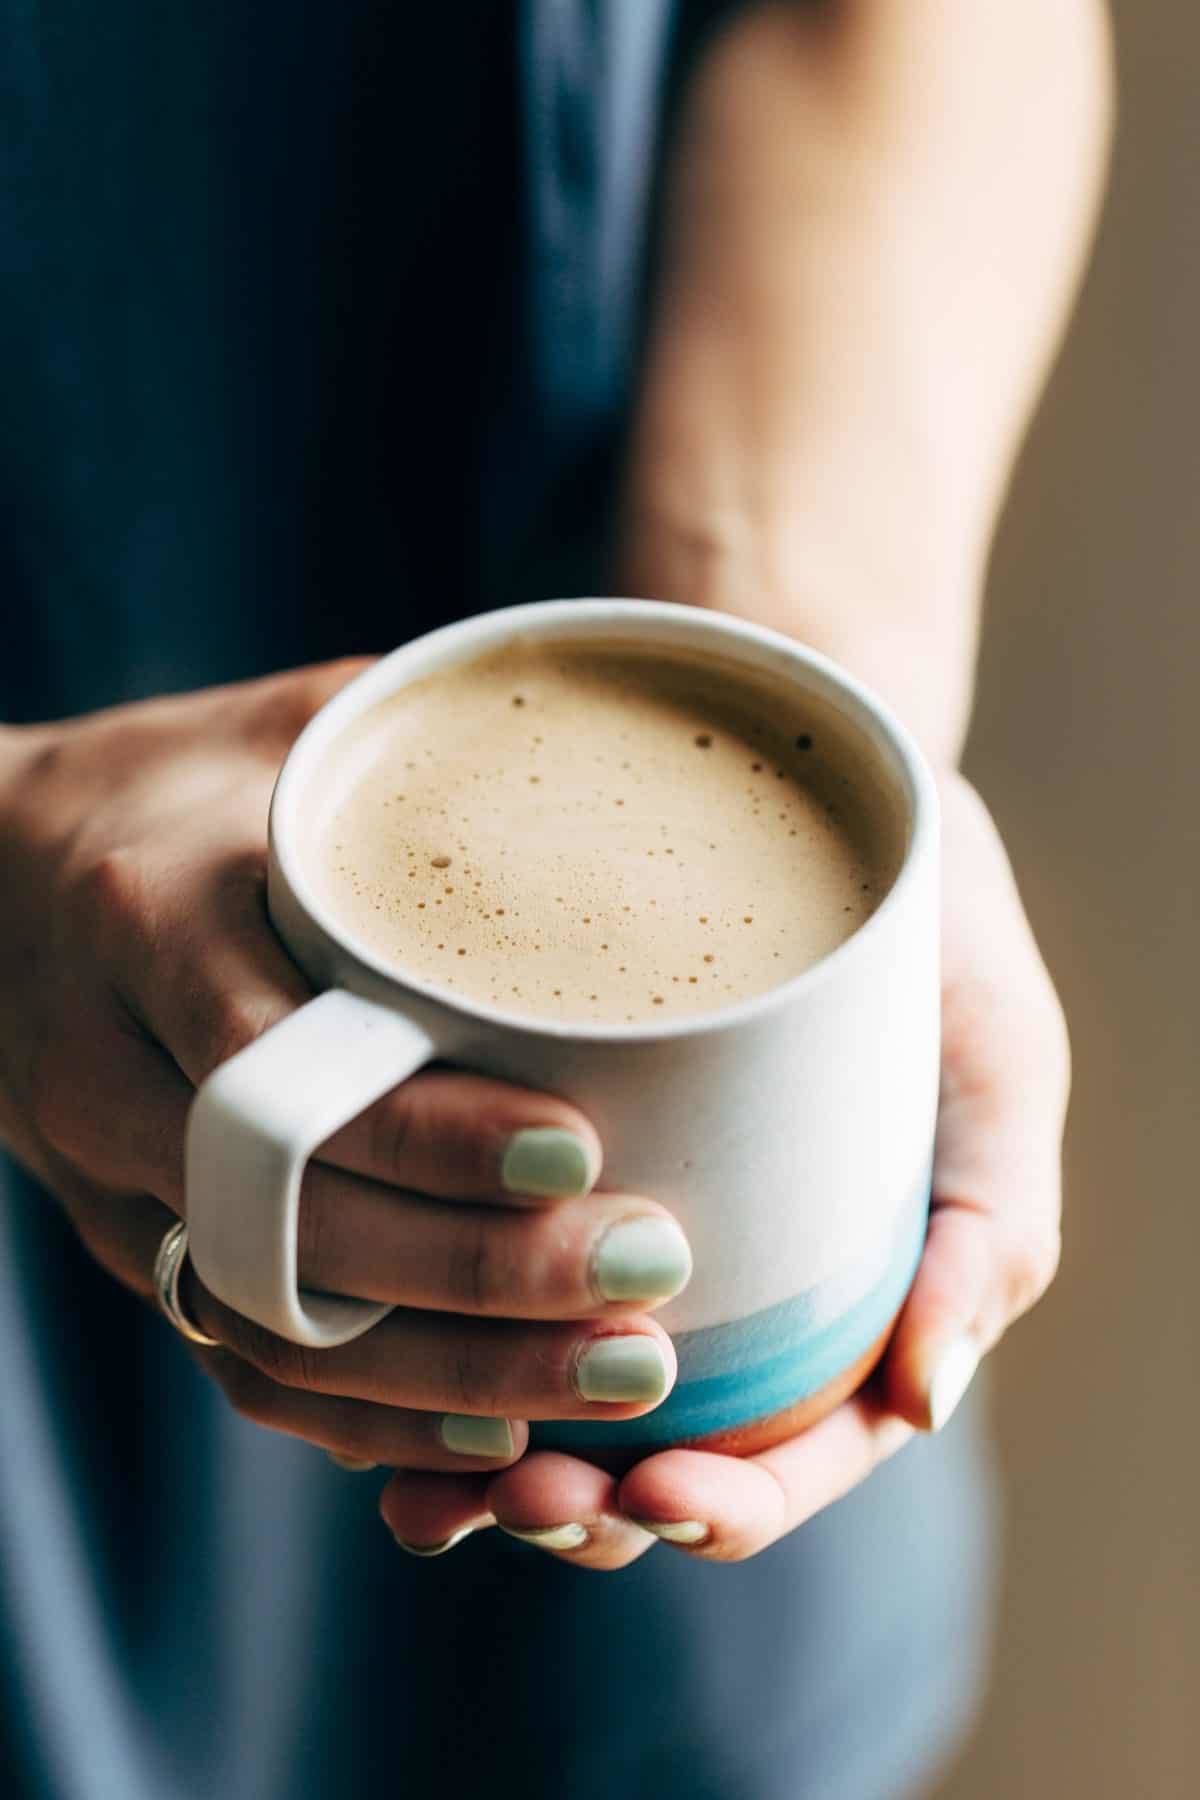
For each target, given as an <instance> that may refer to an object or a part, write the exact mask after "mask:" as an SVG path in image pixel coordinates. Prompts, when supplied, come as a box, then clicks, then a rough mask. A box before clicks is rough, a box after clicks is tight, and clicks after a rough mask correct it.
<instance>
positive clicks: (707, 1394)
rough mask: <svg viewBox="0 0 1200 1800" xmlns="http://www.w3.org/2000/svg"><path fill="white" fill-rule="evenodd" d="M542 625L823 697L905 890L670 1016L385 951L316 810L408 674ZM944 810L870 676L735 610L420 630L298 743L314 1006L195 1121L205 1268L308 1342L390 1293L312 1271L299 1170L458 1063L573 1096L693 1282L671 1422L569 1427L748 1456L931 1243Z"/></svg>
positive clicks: (867, 1355) (483, 620)
mask: <svg viewBox="0 0 1200 1800" xmlns="http://www.w3.org/2000/svg"><path fill="white" fill-rule="evenodd" d="M514 639H521V640H523V641H526V642H545V641H548V640H553V641H560V642H565V641H568V640H571V639H575V640H579V639H584V640H588V641H593V642H596V641H604V640H609V641H619V642H621V643H626V644H635V645H640V646H646V647H653V646H659V647H661V648H662V649H664V650H666V651H669V652H676V653H677V652H683V653H685V654H686V653H687V652H688V651H693V652H700V653H707V654H709V655H712V654H714V653H715V654H718V655H720V656H722V657H723V658H724V659H725V660H726V661H732V662H733V663H735V664H737V665H740V666H741V667H743V668H744V669H746V670H747V671H748V672H751V673H755V672H757V673H758V674H759V675H760V677H761V675H763V674H766V675H767V676H769V677H771V678H772V679H773V681H774V683H775V685H776V686H778V683H779V681H780V680H781V679H782V680H783V681H784V682H785V683H786V684H787V685H789V686H790V687H792V688H793V689H794V690H795V692H796V694H797V695H798V696H816V697H817V699H818V700H819V701H820V702H821V703H823V704H824V705H825V706H826V707H831V708H832V709H833V710H834V711H835V712H836V713H837V714H838V715H839V717H840V719H841V721H842V725H843V728H845V729H849V730H850V731H851V732H852V733H853V734H854V735H855V736H856V737H857V739H858V741H859V744H860V745H861V746H863V747H865V748H866V750H867V753H868V759H869V762H870V764H871V765H872V766H873V768H874V771H875V777H876V778H877V779H878V780H879V782H880V783H882V784H886V786H887V788H888V791H889V792H890V793H891V794H892V795H893V796H894V797H895V799H896V800H897V801H898V804H899V806H900V808H901V809H902V814H903V817H904V821H905V827H906V848H905V851H904V855H903V860H902V863H901V867H900V870H899V874H898V875H897V877H896V879H895V881H894V883H893V885H892V887H891V889H890V891H889V892H888V894H887V895H886V897H885V898H884V899H883V901H882V902H881V904H880V905H879V906H878V908H877V909H876V911H875V912H874V913H873V914H872V915H871V916H870V917H869V918H868V919H867V920H866V921H865V922H864V923H863V924H862V925H861V926H860V927H859V929H858V930H857V931H856V932H854V934H853V935H852V936H851V937H850V938H849V939H848V940H847V941H846V942H845V943H843V944H842V945H841V946H840V947H839V948H838V949H836V950H834V951H833V952H832V953H831V954H830V955H828V956H826V957H825V958H823V960H821V961H820V962H818V963H817V964H815V965H814V966H813V967H811V968H809V969H807V970H805V971H804V972H803V973H801V974H799V975H797V976H795V977H793V978H792V979H791V980H789V981H785V982H783V983H782V984H781V985H780V986H778V987H776V988H773V989H771V990H769V991H768V992H766V993H763V994H756V995H754V996H752V997H751V998H749V999H744V1000H741V1001H739V1002H736V1003H733V1004H730V1005H727V1006H723V1007H721V1008H720V1009H719V1010H717V1011H714V1012H710V1013H705V1014H701V1015H698V1016H691V1017H685V1018H680V1019H677V1020H674V1021H668V1022H666V1023H663V1024H658V1023H656V1022H652V1021H646V1022H645V1023H642V1024H633V1025H627V1026H618V1025H611V1024H609V1025H581V1024H569V1023H568V1024H562V1023H557V1022H555V1021H552V1020H549V1019H537V1018H530V1017H525V1016H520V1015H518V1014H511V1013H507V1012H505V1011H504V1010H503V1009H501V1008H498V1007H496V1006H491V1005H483V1004H480V1003H478V1002H472V1001H470V1000H466V999H463V998H460V997H458V996H455V995H453V994H451V993H448V992H446V991H445V990H444V989H440V988H438V987H437V986H435V985H434V984H432V983H430V982H428V981H425V980H423V979H421V978H418V977H417V976H415V975H409V974H406V973H404V972H403V971H401V970H399V969H397V968H394V967H391V966H389V965H387V964H385V963H383V962H382V961H381V960H380V959H379V958H378V956H376V955H375V954H374V953H373V952H372V951H371V950H370V949H369V948H367V947H366V946H365V945H363V944H360V943H357V942H356V941H355V940H354V937H353V934H352V932H351V931H350V930H349V929H348V928H347V927H346V926H344V925H343V924H342V923H341V922H340V920H338V919H337V918H336V917H335V916H333V914H331V913H330V911H329V910H328V908H327V906H325V905H324V903H323V902H322V901H321V900H320V899H319V898H318V897H317V896H316V895H315V894H314V893H313V892H312V889H311V886H310V883H309V882H308V880H307V879H306V876H305V873H304V868H303V865H302V861H301V857H300V855H299V851H298V821H299V820H300V819H301V818H302V816H303V814H304V809H305V800H306V793H308V792H310V790H311V784H312V782H313V779H314V775H315V772H316V771H317V769H318V768H319V766H320V765H321V763H322V759H323V758H324V757H325V755H326V753H327V752H328V750H329V748H330V746H331V745H332V744H333V742H334V741H335V740H336V739H337V738H338V736H339V735H340V733H342V732H343V731H344V730H345V729H346V728H347V727H348V726H349V725H350V724H351V723H352V722H353V721H354V720H356V719H358V718H359V717H360V715H361V714H363V713H364V712H366V711H367V710H368V709H369V708H371V707H373V706H376V705H377V704H378V703H379V702H380V701H382V700H384V699H386V698H387V697H389V696H390V695H392V694H394V693H395V692H396V691H397V690H398V689H400V688H402V687H404V686H405V685H406V684H408V683H410V682H413V681H418V680H420V679H422V678H423V677H425V676H428V675H431V674H432V673H434V672H435V671H437V670H440V669H445V668H447V667H449V666H451V665H452V664H455V663H458V662H462V661H465V660H469V659H471V658H473V657H476V656H479V655H481V654H483V653H485V652H488V651H492V650H496V649H498V648H500V646H502V645H504V644H507V643H509V642H511V641H512V640H514ZM938 895H939V881H938V807H937V793H936V789H935V786H934V783H933V779H932V776H931V774H930V772H929V770H928V768H927V766H926V764H925V762H924V760H923V758H922V756H921V754H920V752H919V751H918V749H917V747H916V745H915V744H914V743H913V741H912V739H911V738H910V737H909V735H908V733H907V732H906V731H905V730H904V728H903V727H902V726H901V725H900V724H899V723H898V722H897V721H896V720H895V719H894V718H893V717H892V716H891V714H890V713H889V712H888V711H887V709H886V708H885V707H884V706H883V705H882V704H881V702H880V701H879V700H878V699H876V698H875V697H874V696H873V695H872V694H870V693H869V692H868V691H867V690H866V689H865V688H864V687H862V686H861V685H860V684H859V683H858V682H857V681H855V680H854V679H853V678H852V677H851V676H849V675H848V674H846V673H845V672H844V671H842V670H841V669H839V668H838V667H836V665H834V664H833V663H831V662H829V661H828V660H827V659H826V658H824V657H822V656H819V655H817V654H816V653H815V652H813V651H811V650H807V649H804V648H803V647H801V646H800V645H798V644H796V643H793V642H792V641H791V640H789V639H787V638H784V637H782V636H780V635H778V634H777V633H775V632H772V631H768V630H765V629H763V628H762V627H760V626H756V625H751V624H747V623H746V622H744V621H743V620H740V619H734V618H730V617H727V616H725V615H722V614H716V613H710V612H703V611H700V610H698V609H695V608H691V607H684V606H674V605H665V604H661V603H654V602H643V601H622V600H568V601H546V602H541V603H538V604H535V605H530V606H519V607H513V608H510V609H508V610H506V611H501V612H494V613H488V614H484V615H482V616H479V617H475V618H469V619H465V620H463V621H462V622H461V623H458V624H454V625H449V626H446V627H445V628H444V629H442V630H439V631H435V632H432V633H431V634H430V635H428V636H426V637H422V638H418V639H416V640H415V641H414V642H412V643H409V644H406V645H404V646H403V647H402V648H401V649H399V650H396V651H394V652H393V653H392V654H391V655H390V656H386V657H384V658H383V659H382V660H381V661H379V662H377V663H376V664H374V665H373V667H371V668H370V669H368V670H367V671H366V673H364V674H363V675H360V676H359V677H358V678H357V680H355V681H352V682H351V683H350V684H349V686H347V687H346V688H344V689H343V690H342V691H341V692H340V693H338V694H337V695H336V696H335V697H334V698H333V699H332V700H331V701H330V702H329V703H328V704H327V705H326V706H325V707H323V708H322V710H321V711H320V712H319V713H318V714H317V715H316V716H315V717H314V718H313V719H312V721H311V723H310V724H309V725H308V726H307V727H306V728H305V730H304V731H303V732H302V733H301V735H300V737H299V738H298V739H297V741H296V743H295V745H294V746H293V748H292V750H291V753H290V754H289V756H288V758H287V761H286V762H285V764H284V766H283V769H282V771H281V773H280V775H279V779H278V782H277V783H276V787H275V792H274V796H273V799H272V804H271V819H270V861H269V876H268V904H269V909H270V915H271V919H272V922H273V924H274V926H275V929H276V930H277V931H278V933H279V935H280V937H281V938H282V939H283V941H284V943H285V944H286V946H287V948H288V950H289V951H290V952H291V954H292V956H293V957H294V959H295V960H296V962H297V963H298V964H299V966H300V967H301V968H302V969H303V970H304V972H305V974H306V975H307V976H308V977H309V979H310V980H311V981H312V983H313V985H314V986H315V987H316V988H317V989H318V990H319V992H318V996H317V998H315V999H313V1000H311V1001H310V1002H309V1003H308V1004H307V1005H306V1006H303V1007H301V1008H300V1009H299V1011H297V1012H295V1013H293V1014H292V1015H291V1016H290V1017H289V1018H287V1019H285V1020H284V1021H283V1022H282V1023H281V1024H279V1025H277V1026H275V1027H274V1028H273V1029H272V1030H270V1031H268V1032H266V1033H265V1034H264V1036H262V1037H261V1038H260V1039H258V1040H257V1042H255V1043H254V1044H252V1045H250V1046H249V1048H247V1049H245V1050H243V1051H242V1052H241V1053H240V1054H239V1055H237V1056H234V1057H233V1058H231V1060H230V1061H229V1062H227V1063H225V1064H224V1065H223V1066H222V1067H221V1068H219V1069H218V1070H216V1071H215V1073H214V1074H212V1075H211V1076H210V1077H209V1078H208V1080H207V1081H206V1082H205V1083H204V1084H203V1086H202V1087H201V1089H200V1091H199V1093H198V1094H197V1096H196V1099H195V1102H194V1104H193V1107H192V1112H191V1117H190V1120H189V1126H188V1135H187V1216H188V1225H189V1231H190V1239H191V1254H192V1258H193V1261H194V1264H195V1267H196V1270H197V1272H198V1274H199V1275H200V1277H201V1279H202V1280H203V1281H204V1282H205V1283H206V1285H207V1286H208V1287H209V1288H210V1289H211V1290H212V1291H213V1292H214V1293H215V1294H216V1295H218V1297H219V1298H221V1299H222V1300H224V1301H225V1302H226V1303H227V1304H228V1305H230V1306H232V1307H234V1308H235V1309H236V1310H237V1311H239V1312H240V1313H242V1314H244V1315H245V1316H246V1317H248V1318H251V1319H255V1320H257V1321H258V1322H259V1323H260V1324H262V1325H264V1326H266V1327H268V1328H269V1329H270V1330H272V1331H274V1332H276V1333H278V1334H280V1335H282V1336H283V1337H286V1338H290V1339H292V1340H293V1341H294V1342H296V1343H302V1344H307V1345H312V1346H315V1347H318V1348H320V1347H328V1346H331V1345H335V1344H339V1343H344V1342H347V1341H348V1340H349V1339H351V1338H353V1337H355V1336H357V1335H359V1334H360V1333H362V1332H365V1331H367V1330H369V1329H370V1328H371V1326H372V1325H374V1324H375V1323H377V1321H378V1320H379V1319H381V1318H382V1317H383V1316H384V1315H385V1314H386V1313H387V1312H388V1310H389V1308H388V1307H386V1306H381V1305H379V1304H376V1303H368V1302H365V1301H358V1300H352V1299H345V1298H340V1297H337V1296H332V1295H324V1294H322V1295H317V1294H311V1293H305V1292H302V1291H300V1290H299V1289H298V1287H297V1281H296V1238H297V1215H298V1210H299V1195H300V1183H301V1178H302V1175H303V1171H304V1166H305V1163H306V1162H307V1160H308V1158H309V1157H310V1156H311V1155H312V1153H313V1152H314V1151H315V1150H316V1148H317V1147H318V1145H320V1144H321V1143H323V1142H324V1141H325V1140H326V1139H327V1138H328V1137H330V1136H331V1135H332V1134H333V1132H334V1131H336V1130H338V1129H339V1128H340V1127H341V1126H343V1125H344V1124H346V1123H347V1121H348V1120H350V1119H351V1118H353V1117H355V1116H356V1115H357V1114H358V1113H360V1112H361V1111H363V1110H364V1108H366V1107H367V1106H369V1105H370V1104H371V1103H372V1102H373V1101H375V1100H377V1099H378V1098H379V1097H380V1096H381V1095H382V1094H384V1093H385V1092H387V1090H388V1089H390V1088H392V1087H394V1086H395V1085H396V1084H397V1083H398V1082H401V1081H404V1080H405V1079H407V1078H408V1077H409V1076H411V1075H412V1074H414V1073H415V1072H416V1071H417V1070H418V1069H420V1068H421V1067H422V1066H423V1065H424V1064H426V1063H428V1062H431V1061H434V1060H438V1061H442V1062H449V1063H453V1064H455V1065H457V1066H460V1067H463V1068H468V1069H475V1070H479V1071H481V1072H483V1073H485V1074H488V1075H492V1076H496V1077H500V1078H502V1079H505V1080H509V1081H513V1082H517V1083H520V1084H521V1085H523V1086H527V1087H531V1088H535V1089H539V1090H544V1091H547V1092H551V1093H557V1094H561V1095H563V1096H565V1097H566V1098H567V1099H569V1100H571V1101H573V1102H574V1103H575V1104H576V1105H577V1106H579V1107H580V1108H581V1109H582V1110H583V1111H584V1112H585V1113H586V1114H587V1115H588V1117H589V1118H590V1119H591V1120H592V1121H593V1123H594V1124H595V1126H596V1129H597V1130H598V1132H599V1134H600V1138H601V1142H602V1144H603V1146H604V1168H603V1173H602V1177H601V1183H600V1185H601V1186H602V1187H604V1188H607V1189H610V1190H614V1191H621V1192H625V1193H638V1194H647V1195H650V1196H653V1198H655V1199H656V1200H659V1201H661V1202H662V1203H663V1204H664V1205H666V1206H668V1207H669V1208H670V1209H671V1211H672V1212H673V1213H674V1214H675V1216H676V1218H677V1219H678V1220H679V1222H680V1224H681V1225H682V1227H683V1229H684V1231H685V1232H686V1233H687V1236H688V1239H689V1241H690V1243H691V1246H692V1252H693V1257H694V1263H695V1268H694V1273H693V1276H692V1280H691V1282H690V1284H689V1286H688V1287H687V1288H686V1289H685V1290H684V1292H683V1293H682V1294H680V1295H679V1296H677V1297H676V1298H675V1299H674V1300H672V1301H670V1302H669V1303H668V1304H667V1305H666V1306H664V1307H663V1308H662V1309H661V1310H660V1311H659V1312H658V1314H657V1315H656V1316H657V1317H658V1318H659V1319H660V1320H661V1322H662V1324H663V1325H664V1326H665V1328H666V1329H667V1330H668V1331H670V1332H671V1334H672V1337H673V1339H674V1342H675V1347H676V1350H677V1353H678V1358H679V1376H678V1380H677V1383H676V1386H675V1388H674V1389H673V1390H672V1392H671V1393H670V1394H669V1395H668V1396H667V1398H666V1400H665V1401H663V1402H662V1404H661V1405H660V1406H658V1407H657V1408H656V1409H655V1410H654V1411H653V1412H651V1413H648V1414H646V1415H644V1416H643V1417H641V1418H637V1419H631V1420H625V1421H620V1422H616V1423H612V1422H605V1421H598V1422H595V1423H592V1422H576V1421H571V1422H562V1423H559V1422H555V1423H553V1424H550V1425H545V1426H537V1427H535V1429H534V1439H535V1441H537V1442H541V1443H554V1444H558V1445H562V1446H563V1447H567V1448H573V1449H580V1450H583V1451H588V1450H593V1449H594V1450H596V1451H598V1452H601V1453H603V1452H605V1451H606V1450H608V1449H610V1448H611V1449H615V1450H617V1451H626V1450H628V1449H630V1448H636V1447H641V1446H645V1447H652V1446H655V1445H660V1444H664V1443H677V1442H680V1441H685V1440H695V1439H701V1438H702V1439H705V1440H712V1441H715V1442H717V1443H720V1444H722V1445H727V1446H729V1447H732V1448H741V1449H746V1448H755V1447H758V1446H759V1445H761V1444H762V1443H764V1442H770V1441H773V1440H774V1439H775V1438H777V1437H779V1436H782V1435H785V1433H786V1432H787V1431H789V1430H792V1429H796V1428H797V1427H798V1426H799V1425H801V1424H803V1423H806V1422H808V1420H810V1419H811V1418H812V1417H814V1416H819V1413H820V1412H822V1411H825V1410H828V1408H829V1407H830V1406H831V1405H832V1404H834V1403H835V1401H836V1400H837V1399H840V1398H841V1397H842V1395H843V1394H844V1393H846V1392H848V1391H850V1389H851V1388H852V1387H853V1386H855V1385H857V1383H858V1381H860V1380H861V1379H862V1378H863V1377H864V1376H865V1374H866V1372H867V1371H868V1369H869V1368H870V1366H871V1364H872V1362H873V1361H874V1360H875V1359H876V1358H877V1357H878V1355H879V1354H880V1353H881V1351H882V1348H883V1345H884V1343H885V1342H886V1338H887V1334H888V1332H889V1330H890V1328H891V1324H892V1322H893V1320H894V1318H895V1315H896V1313H897V1311H898V1310H899V1307H900V1305H901V1303H902V1301H903V1299H904V1296H905V1294H906V1292H907V1290H908V1288H909V1285H910V1283H911V1281H912V1277H913V1274H914V1272H915V1269H916V1265H917V1262H918V1260H919V1257H920V1254H921V1248H922V1245H923V1242H924V1234H925V1224H926V1215H927V1209H928V1198H929V1174H930V1162H931V1156H932V1147H933V1132H934V1123H935V1115H936V1108H937V1094H938V1064H939V971H938V919H939V898H938Z"/></svg>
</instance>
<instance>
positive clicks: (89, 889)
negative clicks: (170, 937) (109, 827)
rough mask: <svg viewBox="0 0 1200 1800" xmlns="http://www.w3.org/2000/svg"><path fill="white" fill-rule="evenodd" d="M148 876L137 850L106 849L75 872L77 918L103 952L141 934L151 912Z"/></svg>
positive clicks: (109, 952)
mask: <svg viewBox="0 0 1200 1800" xmlns="http://www.w3.org/2000/svg"><path fill="white" fill-rule="evenodd" d="M149 886H150V883H149V877H148V874H147V872H146V870H145V868H144V867H143V865H142V862H141V860H140V858H139V857H138V855H137V854H136V852H135V851H133V850H131V849H129V848H127V847H124V846H122V847H120V848H116V849H111V850H106V851H104V852H103V854H102V855H100V856H97V857H95V858H94V859H93V860H92V861H90V862H88V863H87V864H86V865H85V866H84V867H83V868H82V869H80V870H79V871H78V873H77V874H75V875H74V877H73V879H72V880H71V881H70V884H69V901H70V902H73V911H74V918H75V920H76V921H77V924H78V927H79V929H80V930H82V931H83V932H84V933H86V935H87V937H88V940H89V941H90V942H91V943H93V944H94V945H96V946H97V948H99V950H100V952H101V954H102V955H111V956H115V955H118V954H119V947H120V946H122V945H127V944H128V941H129V939H130V937H131V936H133V937H136V938H139V939H140V938H142V937H143V936H145V935H146V934H147V932H148V929H149V922H150V919H151V916H152V906H151V897H150V892H149Z"/></svg>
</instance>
